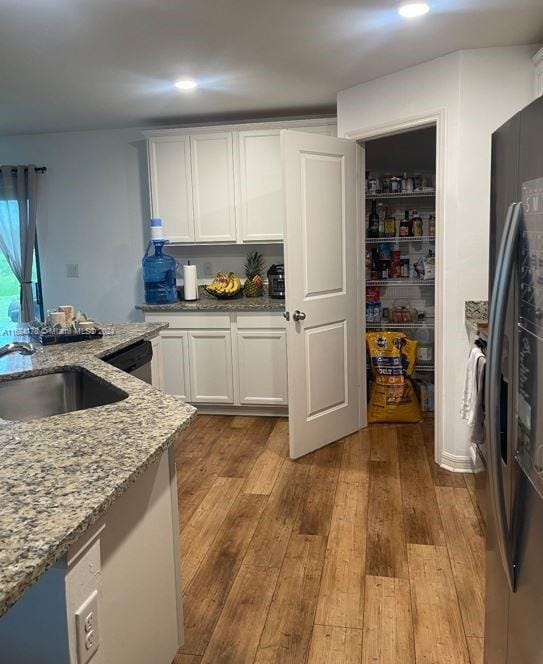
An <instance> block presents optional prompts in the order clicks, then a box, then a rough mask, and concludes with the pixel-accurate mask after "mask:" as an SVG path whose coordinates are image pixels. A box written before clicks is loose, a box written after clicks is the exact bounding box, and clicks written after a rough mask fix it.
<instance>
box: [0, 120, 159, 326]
mask: <svg viewBox="0 0 543 664" xmlns="http://www.w3.org/2000/svg"><path fill="white" fill-rule="evenodd" d="M0 163H2V164H26V163H35V164H37V165H39V166H47V173H46V174H45V175H43V176H40V183H41V186H42V191H43V198H42V200H41V205H40V209H39V220H38V240H39V249H40V262H41V269H42V281H43V291H44V301H45V307H46V309H47V308H52V307H55V306H57V305H59V304H74V305H75V306H76V307H80V308H81V309H82V310H83V311H85V312H86V313H87V314H89V315H91V316H92V317H94V318H96V319H97V320H100V321H127V320H136V319H140V315H139V313H137V312H136V311H135V310H134V305H135V304H136V303H137V302H140V301H142V299H143V285H142V281H141V258H142V256H143V253H144V250H145V243H146V240H145V238H146V237H147V235H146V233H147V231H146V226H147V225H148V217H149V212H148V210H149V202H148V187H147V180H146V178H147V166H146V152H145V141H144V140H143V136H142V134H141V131H139V130H137V129H128V130H115V131H88V132H81V133H71V132H70V133H58V134H39V135H29V136H9V137H2V138H0ZM66 263H78V264H79V275H80V276H79V279H73V278H67V277H66Z"/></svg>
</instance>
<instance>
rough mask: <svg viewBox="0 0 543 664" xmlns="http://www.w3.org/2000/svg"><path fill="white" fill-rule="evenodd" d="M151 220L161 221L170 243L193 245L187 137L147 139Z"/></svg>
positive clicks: (190, 180) (190, 179) (188, 144)
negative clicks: (155, 218)
mask: <svg viewBox="0 0 543 664" xmlns="http://www.w3.org/2000/svg"><path fill="white" fill-rule="evenodd" d="M148 145H149V171H150V178H151V208H152V213H153V217H161V218H162V220H163V221H164V234H165V235H166V237H167V238H168V240H171V241H172V242H194V216H193V206H192V178H191V169H190V143H189V137H188V136H171V137H170V136H168V137H160V138H152V139H149V144H148Z"/></svg>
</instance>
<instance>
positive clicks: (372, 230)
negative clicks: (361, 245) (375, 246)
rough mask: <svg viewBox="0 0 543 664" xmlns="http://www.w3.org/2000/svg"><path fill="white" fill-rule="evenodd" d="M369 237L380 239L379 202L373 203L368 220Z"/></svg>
mask: <svg viewBox="0 0 543 664" xmlns="http://www.w3.org/2000/svg"><path fill="white" fill-rule="evenodd" d="M368 237H373V238H375V237H379V215H378V214H377V201H376V200H375V198H374V199H373V200H372V201H371V212H370V216H369V220H368Z"/></svg>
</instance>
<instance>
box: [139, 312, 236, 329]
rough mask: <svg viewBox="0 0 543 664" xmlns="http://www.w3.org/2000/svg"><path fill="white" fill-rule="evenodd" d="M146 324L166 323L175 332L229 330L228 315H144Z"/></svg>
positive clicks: (174, 313)
mask: <svg viewBox="0 0 543 664" xmlns="http://www.w3.org/2000/svg"><path fill="white" fill-rule="evenodd" d="M145 322H147V323H168V325H169V329H177V330H206V329H211V330H229V329H230V322H231V321H230V314H225V313H203V314H197V313H194V314H192V313H182V312H179V313H178V312H171V313H170V312H167V313H156V314H155V313H148V312H146V313H145Z"/></svg>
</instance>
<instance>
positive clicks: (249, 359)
mask: <svg viewBox="0 0 543 664" xmlns="http://www.w3.org/2000/svg"><path fill="white" fill-rule="evenodd" d="M237 338H238V380H239V401H240V403H241V404H248V405H249V404H262V405H267V406H281V405H287V404H288V394H287V342H286V332H285V331H284V330H258V331H257V330H250V331H249V330H245V331H244V330H238V333H237Z"/></svg>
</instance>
